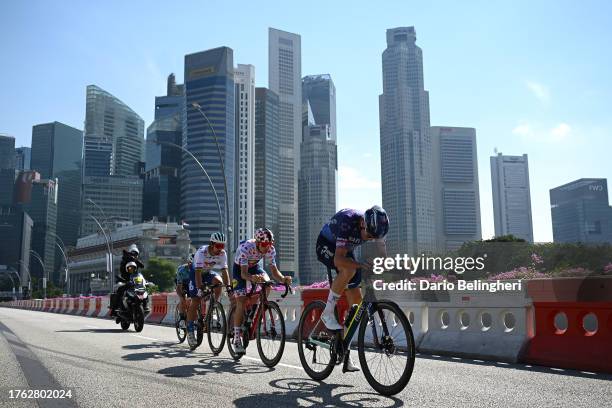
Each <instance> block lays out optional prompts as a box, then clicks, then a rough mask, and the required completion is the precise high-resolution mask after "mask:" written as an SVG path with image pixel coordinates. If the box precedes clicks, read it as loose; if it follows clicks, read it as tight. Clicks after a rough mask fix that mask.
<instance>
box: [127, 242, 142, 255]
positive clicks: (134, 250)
mask: <svg viewBox="0 0 612 408" xmlns="http://www.w3.org/2000/svg"><path fill="white" fill-rule="evenodd" d="M127 251H128V252H129V253H130V254H132V255H134V256H139V255H140V251H139V250H138V247H137V246H136V244H132V245H130V247H129V248H128V250H127Z"/></svg>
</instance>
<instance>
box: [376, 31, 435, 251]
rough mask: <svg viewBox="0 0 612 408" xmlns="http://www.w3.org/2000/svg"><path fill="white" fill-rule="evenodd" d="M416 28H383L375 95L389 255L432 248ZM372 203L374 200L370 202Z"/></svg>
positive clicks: (424, 99)
mask: <svg viewBox="0 0 612 408" xmlns="http://www.w3.org/2000/svg"><path fill="white" fill-rule="evenodd" d="M415 42H416V32H415V30H414V27H399V28H393V29H389V30H387V49H385V51H384V52H383V55H382V69H383V93H382V95H380V97H379V111H380V162H381V178H382V201H383V207H384V208H385V210H387V213H388V215H389V220H390V223H391V228H390V229H389V234H388V235H387V249H388V252H389V254H390V256H391V255H393V254H399V253H402V254H403V253H407V254H420V253H422V252H432V251H434V250H435V249H436V242H435V217H434V200H433V190H432V166H431V158H432V152H431V139H430V136H429V93H428V92H427V91H426V90H425V87H424V82H423V52H422V51H421V49H420V48H419V47H418V46H417V45H416V44H415ZM372 204H375V203H372Z"/></svg>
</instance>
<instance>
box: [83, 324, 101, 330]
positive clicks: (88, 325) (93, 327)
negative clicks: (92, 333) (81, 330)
mask: <svg viewBox="0 0 612 408" xmlns="http://www.w3.org/2000/svg"><path fill="white" fill-rule="evenodd" d="M85 327H89V328H90V329H99V327H98V326H92V325H90V324H86V325H85Z"/></svg>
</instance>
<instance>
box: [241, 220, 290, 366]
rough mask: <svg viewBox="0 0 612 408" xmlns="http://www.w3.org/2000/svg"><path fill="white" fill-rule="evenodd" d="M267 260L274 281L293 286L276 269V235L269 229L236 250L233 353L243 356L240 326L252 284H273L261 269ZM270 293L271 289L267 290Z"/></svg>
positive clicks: (264, 229)
mask: <svg viewBox="0 0 612 408" xmlns="http://www.w3.org/2000/svg"><path fill="white" fill-rule="evenodd" d="M262 258H265V259H266V261H267V262H268V263H269V264H270V271H271V272H272V277H273V278H274V279H275V280H276V281H278V282H282V283H285V284H287V285H290V284H291V281H292V279H291V276H284V275H283V274H282V273H281V272H280V271H279V270H278V268H277V267H276V250H275V249H274V235H273V234H272V231H270V230H269V229H267V228H259V229H258V230H257V231H255V237H254V238H253V239H249V240H246V241H242V242H240V245H238V248H237V249H236V255H235V257H234V268H233V277H234V280H233V286H234V296H235V299H236V312H235V313H234V350H235V351H236V353H241V354H242V353H244V352H245V350H244V346H243V345H242V340H241V333H240V326H242V318H243V315H244V313H243V312H244V304H245V298H246V296H245V295H246V293H247V291H248V290H249V289H250V287H251V285H252V284H253V283H262V282H266V281H269V280H270V277H269V276H268V273H267V272H266V271H265V270H264V269H263V268H262V267H261V265H260V261H261V259H262ZM267 290H269V288H268V289H267Z"/></svg>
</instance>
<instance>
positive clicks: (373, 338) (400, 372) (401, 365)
mask: <svg viewBox="0 0 612 408" xmlns="http://www.w3.org/2000/svg"><path fill="white" fill-rule="evenodd" d="M372 307H373V308H374V310H373V313H372V316H368V318H364V319H363V320H362V321H361V326H360V327H359V337H358V350H359V363H360V364H361V368H362V370H363V374H364V375H365V378H366V380H367V381H368V383H369V384H370V385H371V386H372V388H374V389H375V390H376V391H377V392H378V393H380V394H382V395H386V396H389V395H395V394H397V393H398V392H400V391H402V390H403V389H404V388H405V387H406V385H407V384H408V382H409V381H410V377H411V376H412V370H413V368H414V358H415V347H414V336H413V334H412V328H411V327H410V323H409V322H408V319H407V318H406V315H405V314H404V313H403V312H402V310H401V309H400V308H399V306H398V305H397V304H395V303H393V302H387V301H383V302H379V303H375V304H373V305H372Z"/></svg>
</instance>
